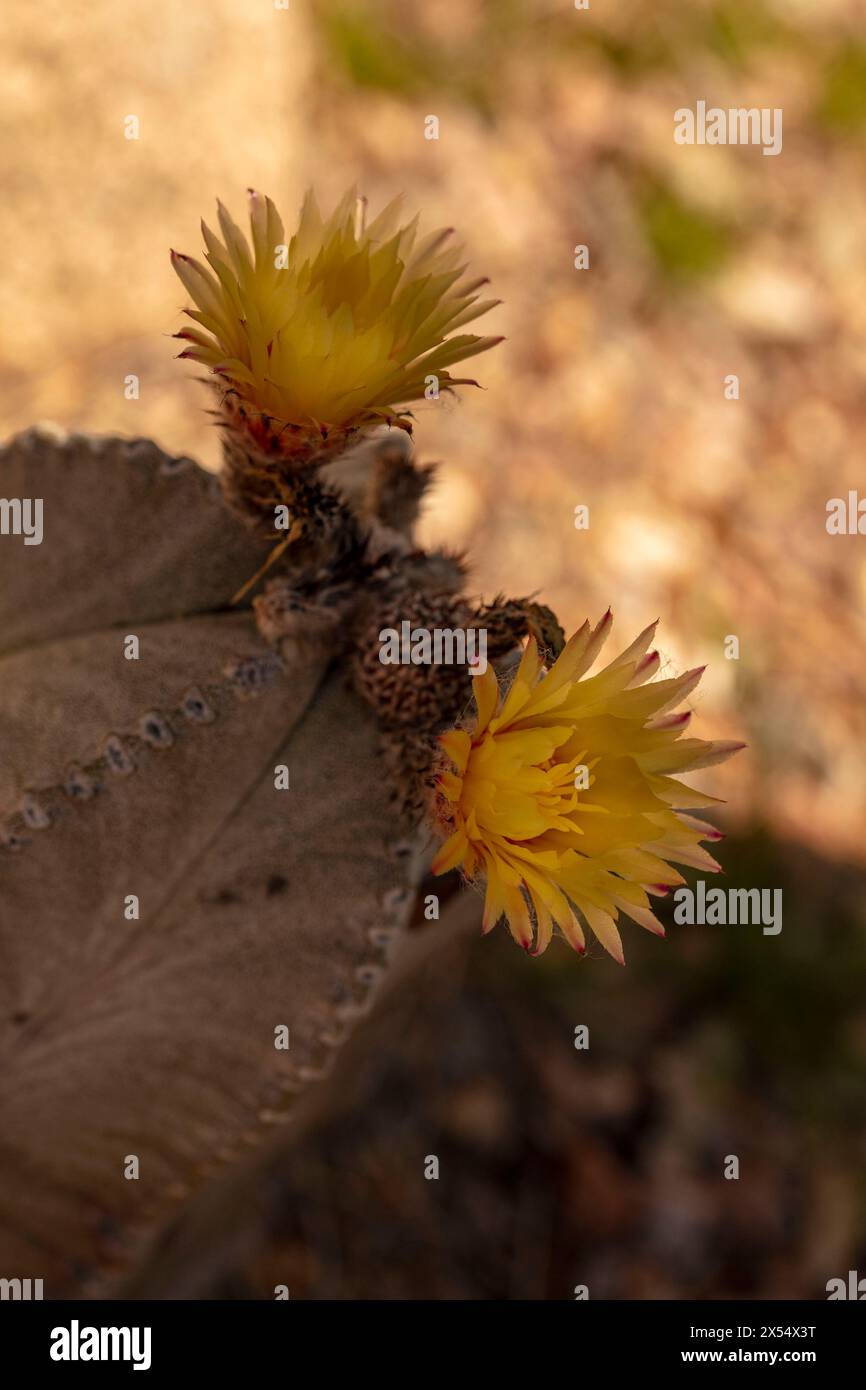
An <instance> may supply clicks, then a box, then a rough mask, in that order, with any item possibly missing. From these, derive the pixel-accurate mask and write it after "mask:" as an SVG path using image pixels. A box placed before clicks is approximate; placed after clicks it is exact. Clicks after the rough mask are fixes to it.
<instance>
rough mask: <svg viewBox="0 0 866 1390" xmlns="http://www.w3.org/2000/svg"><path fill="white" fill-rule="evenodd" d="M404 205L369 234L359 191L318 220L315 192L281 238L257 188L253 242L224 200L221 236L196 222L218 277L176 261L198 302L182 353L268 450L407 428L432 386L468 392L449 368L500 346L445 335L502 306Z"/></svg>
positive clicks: (444, 239)
mask: <svg viewBox="0 0 866 1390" xmlns="http://www.w3.org/2000/svg"><path fill="white" fill-rule="evenodd" d="M401 206H402V200H401V199H400V198H397V199H395V200H394V201H393V202H392V203H390V204H389V205H388V206H387V207H386V208H385V209H384V211H383V212H381V213H380V214H379V216H378V217H376V218H375V220H374V221H372V222H371V223H369V225H365V221H364V216H363V207H364V204H363V202H362V200H359V199H358V198H357V197H356V194H355V192H354V190H351V191H350V192H348V193H347V194H346V196H345V197H344V198H343V199H342V201H341V202H340V204H339V206H338V207H337V208H336V209H335V211H334V212H333V213H332V214H331V216H330V217H329V218H327V219H323V218H322V215H321V213H320V212H319V208H318V205H317V203H316V199H315V195H314V194H313V193H312V191H311V192H309V193H308V194H307V196H306V198H305V200H304V204H303V207H302V209H301V216H300V222H299V225H298V229H297V231H296V232H295V234H294V236H293V237H292V238H291V240H289V241H287V240H286V237H285V233H284V230H283V224H282V222H281V220H280V217H279V214H278V212H277V210H276V208H275V207H274V204H273V203H272V202H271V200H270V198H264V197H262V195H261V194H259V193H256V192H254V191H252V190H251V191H250V222H251V227H252V246H250V244H249V243H248V242H247V240H246V238H245V236H244V235H243V233H242V232H241V231H240V229H239V228H238V227H237V226H236V225H235V223H234V222H233V221H232V219H231V217H230V216H229V214H228V213H227V212H226V210H225V208H224V207H223V206H222V205H221V204H220V205H219V213H218V215H219V225H220V229H221V231H222V238H223V239H222V240H220V239H219V238H218V237H217V236H215V235H214V233H213V232H211V230H210V229H209V228H208V227H207V226H205V224H204V223H202V233H203V236H204V241H205V247H206V258H207V260H208V262H209V264H210V269H208V268H207V267H206V266H204V265H202V264H201V262H199V261H196V260H194V259H193V258H192V257H190V256H181V255H178V254H177V253H176V252H174V251H173V252H172V263H173V265H174V268H175V270H176V271H177V273H178V275H179V276H180V278H181V280H182V281H183V284H184V285H185V287H186V289H187V290H188V291H189V293H190V295H191V296H192V298H193V300H194V301H195V304H196V308H194V309H190V310H188V311H187V312H188V314H189V316H190V317H191V318H192V319H193V320H194V321H195V324H196V327H195V328H187V329H184V330H183V332H181V333H179V334H178V335H177V336H178V337H180V338H183V339H184V340H185V341H186V342H188V343H189V344H190V346H189V347H187V348H186V350H185V351H184V352H182V353H181V354H180V355H181V357H187V358H192V359H193V360H194V361H196V362H200V363H202V364H203V365H204V366H206V367H208V368H209V369H210V370H211V371H212V372H213V373H215V374H216V376H217V378H218V382H219V383H220V384H221V385H222V387H223V388H224V391H225V396H226V399H227V400H228V401H230V402H231V403H232V404H231V407H230V408H231V409H234V410H237V408H238V406H239V407H240V411H241V415H242V417H243V419H244V421H245V427H246V428H249V427H250V426H249V422H250V421H255V420H264V421H265V422H266V425H267V432H266V437H267V441H268V442H270V441H272V440H273V439H274V438H278V437H279V432H280V429H281V428H282V429H283V430H284V433H286V434H287V436H288V444H287V449H288V451H290V452H291V451H295V450H296V443H295V439H294V436H297V435H298V433H300V434H301V435H302V436H303V435H305V434H309V436H310V437H315V436H316V435H318V436H320V437H322V438H325V439H327V438H328V437H329V436H330V435H332V434H334V433H336V434H345V433H346V432H348V431H351V430H354V429H356V428H360V427H363V426H366V425H373V424H376V423H378V422H380V421H382V420H396V422H397V423H403V424H405V420H404V418H403V417H402V416H401V413H400V412H401V410H402V409H403V408H404V407H406V406H407V405H409V404H410V403H411V402H412V401H415V400H418V399H421V398H423V397H424V395H425V391H427V390H428V387H429V389H430V391H431V392H432V391H433V389H434V384H433V383H432V382H431V380H430V379H431V378H435V379H436V386H437V387H438V390H439V391H444V390H447V389H449V388H451V387H453V386H456V385H465V384H468V379H466V378H459V377H452V376H451V374H450V371H449V368H450V367H451V366H453V365H454V364H455V363H457V362H462V361H465V360H466V359H467V358H469V357H473V356H474V355H475V354H476V353H479V352H484V351H485V349H487V348H489V347H492V346H493V345H494V344H495V343H498V342H500V341H501V339H499V338H482V337H478V336H476V335H474V334H468V333H464V334H456V335H455V336H451V337H449V336H448V335H449V334H454V332H455V329H458V328H461V327H462V326H463V325H464V324H467V323H469V322H471V321H472V320H474V319H477V318H479V317H480V315H482V314H484V313H486V312H487V311H488V309H491V308H492V307H493V306H494V304H496V303H498V302H499V301H498V300H482V299H481V298H480V296H479V294H478V293H477V292H478V290H479V289H480V288H481V286H482V285H484V284H485V283H486V281H485V280H483V279H478V280H474V281H466V280H465V278H464V273H465V270H466V266H465V264H464V263H462V252H461V248H460V246H459V245H455V244H454V243H453V241H452V237H451V231H450V229H446V230H441V231H435V232H432V233H430V234H429V235H427V236H425V237H422V238H419V237H418V219H417V217H416V218H415V219H413V220H412V221H411V222H408V223H406V224H405V225H401ZM472 384H475V383H472ZM253 432H255V427H253ZM262 437H263V438H264V437H265V436H264V435H263V436H262Z"/></svg>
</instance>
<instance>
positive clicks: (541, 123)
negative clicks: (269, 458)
mask: <svg viewBox="0 0 866 1390" xmlns="http://www.w3.org/2000/svg"><path fill="white" fill-rule="evenodd" d="M277 3H278V4H279V3H280V0H277ZM0 41H2V50H3V54H4V79H5V80H4V82H3V83H2V85H0V130H2V137H3V138H2V139H0V191H2V197H0V240H2V245H3V248H4V269H3V273H2V275H0V322H2V325H3V330H4V331H3V333H2V337H0V434H2V436H4V437H5V436H6V435H8V434H9V433H11V432H14V431H16V430H18V429H21V428H24V427H26V426H28V425H30V424H32V423H34V422H36V421H42V420H49V419H50V420H54V421H57V422H59V423H60V424H62V425H65V426H67V427H70V428H75V429H80V430H88V431H94V432H99V433H106V432H120V433H123V434H129V435H140V434H144V435H150V436H153V437H155V438H156V439H157V440H158V442H159V443H160V444H161V445H162V446H163V447H164V448H166V449H168V450H170V451H172V452H175V453H181V452H188V453H191V454H193V455H194V456H195V457H197V458H199V459H200V460H202V461H203V462H205V463H207V464H208V465H209V466H211V467H215V466H216V465H217V463H218V447H217V439H216V436H215V434H214V432H213V430H212V429H211V427H210V426H209V424H208V421H207V417H206V416H205V415H204V413H203V406H204V405H205V404H207V401H206V398H205V395H204V392H203V390H202V388H201V387H200V386H199V385H198V384H197V383H196V382H195V381H194V379H193V376H194V373H193V372H191V371H190V369H189V365H188V364H186V363H177V362H175V361H174V360H173V358H174V354H175V349H176V346H177V345H176V344H175V343H174V342H172V340H171V338H170V337H169V336H168V335H170V334H171V333H172V332H174V331H175V330H176V329H177V328H178V327H179V326H180V324H181V318H180V309H181V308H182V306H183V302H184V296H183V292H182V291H181V289H180V286H179V285H178V283H177V282H176V280H175V278H174V276H173V273H172V271H171V269H170V266H169V259H168V248H169V247H170V246H175V247H176V248H177V249H179V250H183V251H187V252H191V253H194V254H198V253H199V245H200V234H199V229H198V220H199V217H200V216H201V215H204V216H205V217H206V218H207V219H208V220H210V219H211V217H212V215H213V211H214V205H215V199H216V198H217V197H220V198H222V199H223V200H224V201H225V202H226V203H227V204H228V205H229V207H230V208H231V209H232V211H233V212H234V215H235V216H236V218H237V219H238V220H241V219H242V218H243V216H244V213H245V197H244V190H245V188H246V187H247V186H249V185H252V186H255V187H257V188H260V189H261V190H263V191H265V192H268V193H270V194H271V196H272V197H273V198H274V199H275V201H276V202H277V203H278V205H279V207H280V209H281V211H282V213H283V216H284V219H285V221H286V225H287V228H288V227H289V226H290V225H291V222H292V218H293V216H294V210H295V208H296V207H297V205H298V204H299V202H300V198H301V196H302V194H303V191H304V189H305V187H306V186H307V185H308V184H310V183H315V185H316V188H317V190H318V192H319V195H320V200H321V202H322V203H323V205H326V204H330V203H331V202H332V201H334V200H335V199H336V198H337V197H338V196H339V194H340V193H341V192H342V191H343V189H344V188H345V187H346V186H347V185H348V184H351V183H357V184H358V185H359V187H360V188H361V190H362V191H363V192H364V193H366V195H367V197H368V199H369V202H370V205H371V209H372V210H374V211H375V209H376V208H377V207H379V206H381V204H382V203H384V202H385V201H387V200H388V199H390V198H391V197H392V196H394V194H395V193H397V192H400V191H403V192H405V193H406V195H407V203H408V205H409V207H410V208H411V209H412V210H414V208H416V207H417V208H420V210H421V211H422V214H423V218H424V221H425V223H426V225H427V226H428V227H432V226H435V225H451V224H453V225H455V226H456V227H457V229H458V231H459V232H460V234H461V235H462V236H463V237H464V239H465V241H466V244H467V251H468V256H469V258H470V261H471V265H472V268H473V270H475V271H477V273H478V274H482V273H483V274H488V275H489V276H490V277H491V280H492V288H493V291H494V293H495V294H496V295H497V296H499V297H501V298H502V299H503V300H504V303H503V305H502V307H501V308H498V309H496V310H495V311H494V312H493V313H492V314H491V315H490V316H489V317H488V318H487V319H486V320H485V321H484V323H483V331H484V332H490V333H504V334H505V335H506V339H507V341H506V342H505V343H504V344H502V345H501V346H500V347H499V348H497V349H496V350H495V351H494V352H493V353H491V354H489V355H486V356H484V357H481V358H479V359H478V360H477V362H474V363H473V364H471V365H472V367H473V374H475V375H477V376H478V379H479V381H480V382H481V384H482V387H483V388H484V389H482V390H472V389H471V388H467V389H466V390H465V391H464V393H463V395H462V397H461V399H460V400H448V399H443V400H441V401H438V402H429V403H424V404H422V405H421V406H420V407H419V408H418V409H417V410H416V438H417V441H418V447H419V452H420V455H421V457H422V458H424V459H427V460H442V468H441V471H440V476H439V482H438V486H437V488H436V490H435V492H434V494H433V496H432V499H431V501H430V504H429V506H428V509H427V512H426V515H425V519H424V526H423V539H424V540H425V541H426V542H429V543H433V542H436V543H445V544H448V545H452V546H459V547H466V548H467V549H468V550H469V552H470V558H471V560H472V565H473V569H472V586H473V588H474V589H476V590H477V591H478V593H479V594H483V595H484V596H486V597H487V598H490V597H492V596H493V595H494V594H495V593H497V592H499V591H501V590H505V591H506V592H508V593H509V594H513V595H522V594H526V593H529V592H533V591H537V592H538V593H539V595H540V597H542V598H543V600H544V601H545V602H548V603H550V604H551V605H552V606H553V607H554V608H555V609H556V611H557V612H558V614H559V616H560V618H561V620H562V621H563V623H564V625H565V626H566V627H567V628H569V629H571V628H573V627H574V626H575V625H576V624H579V623H580V622H582V620H583V619H584V617H586V616H591V617H598V616H599V615H600V614H601V613H602V612H603V611H604V609H605V608H606V607H607V606H608V604H609V603H610V604H611V605H612V606H613V608H614V614H615V619H616V630H615V636H614V640H615V641H619V642H620V644H622V645H624V644H625V643H626V642H627V641H628V640H630V639H631V637H633V636H634V634H635V633H636V631H637V630H638V629H639V628H640V627H642V626H643V625H645V623H647V622H649V621H651V620H652V619H654V618H656V617H659V616H660V617H661V619H662V623H661V627H660V633H659V638H660V640H659V645H660V649H661V651H662V653H663V657H664V659H665V665H666V667H667V668H669V669H670V670H680V669H684V668H685V667H686V666H691V665H696V664H700V663H702V662H708V663H709V670H708V671H707V674H706V676H705V678H704V681H703V683H702V686H701V687H700V689H699V691H698V693H697V695H696V696H695V697H694V698H693V705H694V708H695V709H696V712H697V714H698V716H699V719H698V728H697V730H696V731H697V732H698V733H699V734H701V735H703V736H716V737H734V738H742V739H745V740H747V742H748V744H749V748H748V751H747V752H746V753H744V754H741V755H740V756H739V757H738V758H737V759H735V760H734V761H733V763H731V764H729V765H728V766H726V767H725V768H722V769H718V770H715V771H714V772H713V773H708V774H705V775H704V777H703V780H702V785H703V786H706V787H707V789H708V790H711V791H714V792H716V794H718V795H720V796H722V797H724V798H726V805H725V806H724V808H722V810H721V813H720V816H719V823H720V825H721V826H722V828H723V829H725V830H726V831H727V832H728V835H729V838H728V840H727V842H726V843H725V845H723V846H722V848H721V858H722V859H723V862H724V865H725V869H726V874H727V877H726V879H725V881H724V882H725V886H740V885H742V886H744V887H753V886H763V887H768V888H782V889H783V892H784V907H785V915H784V928H783V931H782V933H781V935H779V936H776V937H765V936H763V935H762V934H761V932H760V929H759V928H750V927H728V928H723V927H715V928H713V927H705V928H697V927H695V928H688V927H679V928H678V927H674V928H673V929H672V931H671V934H670V936H669V937H668V939H667V941H666V942H659V941H656V940H654V939H651V938H649V937H648V936H646V934H644V933H642V932H639V930H638V929H637V928H636V927H635V928H634V929H633V930H631V931H630V932H628V933H627V935H626V942H625V945H626V958H627V966H626V969H625V970H624V971H622V970H620V969H619V968H618V967H617V966H616V965H614V964H613V963H612V962H611V961H610V960H609V959H608V958H607V957H604V956H603V954H602V953H601V951H600V950H599V949H597V950H596V951H595V952H593V951H590V952H589V953H588V957H587V959H585V960H584V961H579V960H577V959H576V958H575V957H574V956H573V955H572V954H571V953H570V952H569V951H568V950H567V948H566V947H565V946H564V945H561V944H560V945H557V946H554V947H553V948H551V950H550V951H549V952H548V954H547V955H546V956H545V957H544V958H543V959H541V960H538V961H529V960H527V959H525V958H524V957H523V956H522V954H521V953H520V952H518V951H516V950H515V949H514V948H513V945H512V943H511V942H510V941H509V940H508V939H507V936H506V934H505V933H504V932H501V933H499V934H497V935H496V936H495V937H494V938H492V939H489V940H487V941H485V942H481V941H477V942H476V941H472V942H470V943H469V944H468V945H460V946H450V947H449V948H448V950H447V951H445V952H443V953H442V954H441V957H440V958H439V959H438V961H437V963H436V964H435V965H434V966H431V967H430V969H429V972H428V975H427V976H426V977H425V979H424V980H423V981H422V982H421V984H420V985H419V986H417V987H416V989H417V994H416V995H413V997H412V1001H411V1007H404V1008H403V1009H402V1010H399V1009H398V1010H397V1016H396V1018H395V1028H396V1036H397V1038H398V1039H399V1043H398V1045H396V1046H395V1045H394V1041H393V1037H392V1041H391V1044H390V1046H387V1047H385V1046H383V1047H382V1048H380V1049H378V1050H376V1051H375V1052H374V1053H373V1054H372V1055H371V1057H370V1058H368V1059H367V1065H366V1066H365V1068H364V1069H363V1075H362V1076H360V1077H359V1078H358V1080H357V1092H356V1095H355V1103H354V1105H353V1106H352V1107H351V1108H350V1109H349V1110H347V1111H346V1112H345V1113H343V1114H341V1115H336V1116H333V1117H332V1119H331V1120H330V1121H329V1122H328V1123H327V1124H325V1125H323V1126H322V1127H321V1128H320V1129H319V1130H318V1131H317V1132H316V1133H315V1134H314V1135H312V1136H311V1137H310V1138H309V1139H307V1140H306V1141H305V1142H304V1144H303V1145H301V1146H300V1147H296V1148H295V1149H294V1150H293V1151H291V1152H290V1153H287V1154H283V1155H281V1156H280V1157H279V1158H278V1159H277V1160H275V1162H274V1164H273V1167H272V1169H271V1170H270V1172H269V1177H268V1182H267V1185H266V1188H265V1189H264V1196H263V1198H262V1205H261V1208H260V1210H258V1211H257V1214H256V1217H255V1220H251V1225H250V1229H249V1231H248V1233H247V1234H248V1239H247V1240H246V1241H245V1243H244V1245H243V1251H242V1252H240V1251H239V1252H238V1253H237V1254H236V1255H233V1256H232V1257H231V1258H228V1259H226V1258H223V1259H222V1261H221V1262H219V1264H218V1267H217V1265H214V1267H213V1269H210V1267H209V1266H208V1264H207V1260H206V1258H205V1254H206V1252H204V1253H203V1265H202V1272H201V1275H200V1279H199V1285H198V1291H199V1292H203V1293H205V1294H210V1295H211V1296H216V1297H227V1296H228V1297H243V1298H256V1297H271V1296H272V1292H273V1286H274V1285H275V1284H276V1283H287V1284H288V1285H289V1286H290V1288H291V1293H292V1297H299V1298H304V1297H335V1298H349V1297H351V1298H377V1297H394V1298H420V1297H434V1298H448V1297H461V1298H488V1297H512V1298H568V1297H570V1296H571V1291H572V1289H573V1287H574V1285H576V1284H588V1285H589V1287H590V1292H591V1296H592V1297H600V1298H679V1297H689V1296H693V1297H726V1296H744V1297H755V1298H762V1297H797V1298H813V1297H823V1296H824V1286H825V1284H826V1281H827V1280H828V1279H829V1278H832V1277H837V1276H844V1275H845V1273H846V1272H847V1270H848V1269H849V1268H859V1269H860V1270H861V1272H866V1203H864V1197H866V1191H864V1189H866V1178H864V1173H866V1106H864V1094H866V1090H864V1088H866V989H864V986H866V934H864V933H866V922H864V917H866V910H864V893H863V887H864V874H863V865H864V859H866V847H864V830H863V827H864V824H866V777H864V763H866V705H864V698H863V693H864V691H863V687H864V673H866V662H864V623H863V616H862V612H863V604H864V599H866V541H864V540H863V538H862V537H856V536H832V537H831V536H828V535H827V532H826V528H825V521H826V504H827V501H828V499H830V498H833V497H842V498H845V497H847V494H848V490H849V489H852V488H857V487H858V485H861V486H862V481H861V480H862V477H863V470H862V447H863V438H864V425H866V178H864V172H866V161H864V151H866V143H864V137H866V5H864V4H863V3H861V0H820V3H819V0H656V3H654V4H653V5H652V6H648V5H647V4H646V3H645V0H617V3H616V4H615V5H613V4H606V3H603V2H602V0H592V3H591V8H590V9H589V10H585V11H583V10H576V9H575V8H574V4H573V0H412V3H407V0H347V2H346V3H343V0H287V4H286V7H285V8H278V7H277V5H275V4H274V2H273V0H254V2H253V3H251V0H187V3H185V4H184V5H183V6H177V5H174V4H172V3H170V0H150V3H149V4H148V5H147V6H138V7H136V6H133V7H129V6H118V5H117V4H114V3H111V0H86V3H84V0H81V3H75V0H63V2H62V3H61V2H60V0H44V2H43V3H41V4H40V5H38V6H33V5H32V4H29V3H26V0H6V3H5V5H4V6H3V8H2V11H0ZM698 100H704V101H706V102H707V105H708V106H713V105H715V106H721V107H723V108H727V107H729V106H748V107H752V106H754V107H759V108H760V107H770V108H777V107H780V108H782V110H783V113H784V123H783V135H784V143H783V150H782V153H781V154H780V155H778V156H777V157H774V158H768V157H764V156H763V155H762V153H761V150H760V148H759V147H755V146H745V147H734V146H716V147H708V146H692V147H689V146H679V145H676V144H675V143H674V140H673V128H674V114H673V113H674V111H675V110H676V109H677V108H679V107H683V106H688V107H692V108H694V106H695V103H696V102H697V101H698ZM430 115H435V116H436V117H437V118H438V121H439V139H438V140H428V139H425V135H424V132H425V119H426V118H427V117H428V116H430ZM129 116H136V117H137V118H138V121H139V138H138V139H127V138H125V129H127V128H128V122H127V118H128V117H129ZM579 245H586V246H587V247H588V249H589V268H588V269H585V270H577V269H575V265H574V260H575V248H576V247H577V246H579ZM133 373H134V374H136V375H137V376H138V377H139V378H140V383H141V385H140V397H139V399H137V400H127V399H126V398H125V394H124V381H125V378H126V377H127V376H128V375H129V374H133ZM732 374H733V375H736V376H737V377H738V378H739V398H738V399H733V400H732V399H727V398H726V395H725V378H726V377H728V376H730V375H732ZM864 491H866V489H864ZM581 504H582V505H585V506H587V507H588V508H589V515H590V525H589V529H588V530H580V531H578V530H576V529H575V526H574V511H575V507H576V506H578V505H581ZM732 636H733V637H736V638H737V639H738V643H739V656H738V658H737V659H729V658H728V657H727V656H726V646H727V649H728V650H730V648H731V644H730V642H726V639H729V638H730V637H732ZM424 930H435V927H434V926H433V925H432V924H427V925H426V926H425V927H424ZM579 1024H586V1025H588V1027H589V1029H590V1039H591V1045H590V1048H589V1050H588V1051H575V1049H574V1047H573V1034H574V1029H575V1027H576V1026H577V1025H579ZM427 1154H436V1155H438V1156H439V1158H440V1164H441V1176H440V1179H439V1181H438V1182H428V1181H425V1180H424V1179H423V1165H424V1156H425V1155H427ZM729 1154H736V1155H737V1156H738V1157H739V1159H740V1167H741V1177H740V1179H739V1181H737V1182H731V1181H726V1180H725V1179H724V1177H723V1169H724V1162H725V1156H726V1155H729Z"/></svg>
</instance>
